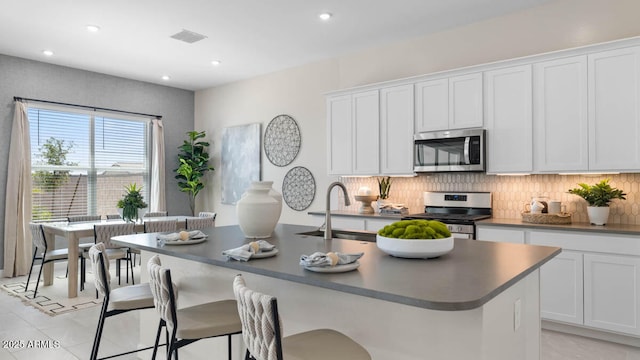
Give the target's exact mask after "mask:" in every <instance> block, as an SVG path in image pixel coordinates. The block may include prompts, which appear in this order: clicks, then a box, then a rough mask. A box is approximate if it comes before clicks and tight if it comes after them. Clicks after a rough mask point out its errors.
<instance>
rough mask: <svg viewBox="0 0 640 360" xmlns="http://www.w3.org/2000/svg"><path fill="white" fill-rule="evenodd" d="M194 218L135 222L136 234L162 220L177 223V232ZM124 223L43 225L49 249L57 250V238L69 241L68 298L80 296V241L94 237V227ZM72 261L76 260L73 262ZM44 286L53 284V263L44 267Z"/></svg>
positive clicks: (146, 218)
mask: <svg viewBox="0 0 640 360" xmlns="http://www.w3.org/2000/svg"><path fill="white" fill-rule="evenodd" d="M188 218H192V216H181V215H179V216H162V217H145V218H143V219H139V220H137V221H135V222H134V224H135V231H136V232H140V233H141V232H144V223H145V222H148V221H160V220H172V219H175V220H176V222H177V230H179V229H184V228H185V227H186V226H185V225H186V219H188ZM118 223H124V220H122V219H114V220H100V221H82V222H73V223H70V222H68V221H59V222H49V223H42V229H43V230H44V235H45V239H46V241H47V246H48V248H49V249H55V245H56V236H61V237H64V238H65V239H67V244H68V245H67V246H68V249H69V255H68V257H69V260H68V264H69V265H68V276H67V283H68V289H67V296H68V297H69V298H74V297H77V296H78V287H79V279H78V268H79V266H78V260H79V259H80V258H79V256H80V249H79V243H80V239H82V238H87V237H93V236H94V233H93V227H94V225H100V224H118ZM72 259H76V260H75V261H73V260H72ZM43 277H44V282H43V284H44V285H51V284H52V283H53V262H49V263H47V264H45V265H44V269H43Z"/></svg>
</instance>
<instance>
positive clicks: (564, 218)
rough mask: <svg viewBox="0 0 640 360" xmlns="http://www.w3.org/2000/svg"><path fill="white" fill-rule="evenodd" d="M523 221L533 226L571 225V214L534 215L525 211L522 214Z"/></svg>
mask: <svg viewBox="0 0 640 360" xmlns="http://www.w3.org/2000/svg"><path fill="white" fill-rule="evenodd" d="M522 221H523V222H526V223H531V224H554V225H562V224H571V213H561V214H532V213H531V212H529V211H525V212H523V213H522Z"/></svg>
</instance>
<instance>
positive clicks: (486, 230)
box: [476, 225, 525, 244]
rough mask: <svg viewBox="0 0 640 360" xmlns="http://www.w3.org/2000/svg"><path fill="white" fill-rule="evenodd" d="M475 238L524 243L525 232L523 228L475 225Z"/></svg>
mask: <svg viewBox="0 0 640 360" xmlns="http://www.w3.org/2000/svg"><path fill="white" fill-rule="evenodd" d="M476 239H478V240H485V241H495V242H510V243H517V244H524V240H525V232H524V230H519V229H504V228H496V227H483V226H481V225H476Z"/></svg>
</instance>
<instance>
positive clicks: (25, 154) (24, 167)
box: [3, 101, 32, 277]
mask: <svg viewBox="0 0 640 360" xmlns="http://www.w3.org/2000/svg"><path fill="white" fill-rule="evenodd" d="M30 221H31V144H30V141H29V119H28V118H27V106H26V105H25V104H24V103H23V102H21V101H16V106H15V110H14V115H13V129H12V130H11V145H10V147H9V166H8V169H7V189H6V201H5V209H4V269H3V274H4V276H6V277H14V276H20V275H26V274H27V273H28V272H29V268H30V265H31V261H30V260H31V256H32V254H31V251H32V246H31V233H30V232H29V222H30Z"/></svg>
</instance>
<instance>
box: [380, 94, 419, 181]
mask: <svg viewBox="0 0 640 360" xmlns="http://www.w3.org/2000/svg"><path fill="white" fill-rule="evenodd" d="M413 96H414V95H413V85H412V84H409V85H400V86H394V87H388V88H383V89H380V173H381V174H383V175H409V174H413V122H414V103H413V101H414V98H413ZM374 150H375V149H372V151H374Z"/></svg>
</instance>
